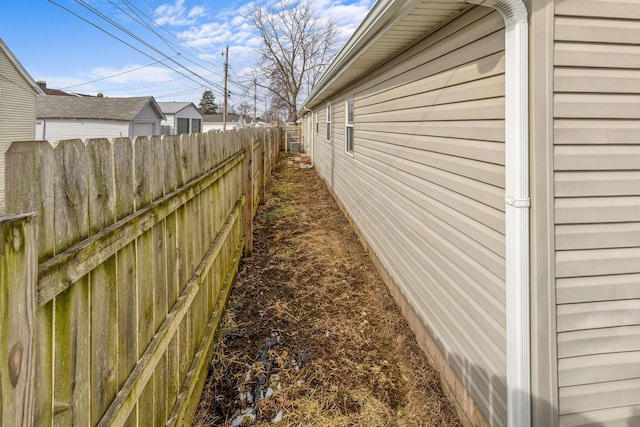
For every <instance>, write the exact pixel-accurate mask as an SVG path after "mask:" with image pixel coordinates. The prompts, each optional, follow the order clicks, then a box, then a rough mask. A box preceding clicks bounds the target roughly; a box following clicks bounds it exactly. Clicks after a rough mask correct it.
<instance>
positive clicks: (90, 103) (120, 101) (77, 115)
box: [37, 95, 155, 120]
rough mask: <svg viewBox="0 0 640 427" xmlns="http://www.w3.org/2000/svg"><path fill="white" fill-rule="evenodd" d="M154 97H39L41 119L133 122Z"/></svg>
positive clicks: (38, 108) (38, 104) (39, 116)
mask: <svg viewBox="0 0 640 427" xmlns="http://www.w3.org/2000/svg"><path fill="white" fill-rule="evenodd" d="M150 102H155V101H154V100H153V97H151V96H144V97H137V98H102V97H76V96H51V95H39V96H38V101H37V116H38V118H39V119H103V120H133V119H134V118H135V117H136V116H137V115H138V114H139V113H140V111H142V109H143V108H144V107H145V106H146V105H147V104H148V103H150Z"/></svg>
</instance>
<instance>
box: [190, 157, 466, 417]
mask: <svg viewBox="0 0 640 427" xmlns="http://www.w3.org/2000/svg"><path fill="white" fill-rule="evenodd" d="M266 198H267V200H266V202H265V203H264V204H263V205H262V206H261V207H260V208H259V211H258V215H257V218H256V223H255V234H254V252H253V255H252V256H251V257H249V258H245V259H244V260H243V261H242V263H241V266H240V271H239V273H238V276H237V278H236V281H235V283H234V284H233V288H232V290H231V295H230V297H229V303H228V306H227V310H226V312H225V318H224V323H223V325H222V328H221V330H220V331H219V333H218V339H217V342H218V347H217V351H216V354H215V355H214V360H213V362H212V364H211V367H210V370H209V376H208V378H207V382H206V385H205V390H204V392H203V395H202V400H201V402H200V406H199V407H198V411H197V413H196V417H195V419H194V425H196V426H228V425H243V426H248V425H260V426H262V425H265V426H266V425H273V424H278V425H287V426H458V425H460V423H459V421H458V419H457V417H456V414H455V410H454V409H453V407H452V405H451V404H450V403H449V402H448V401H447V399H446V398H445V397H444V394H443V392H442V389H441V386H440V382H439V377H438V374H437V372H435V371H434V370H433V369H432V368H431V367H430V365H429V363H428V360H427V358H426V356H424V354H423V353H422V352H421V351H420V349H419V348H418V346H417V344H416V342H415V338H414V336H413V335H412V333H411V332H410V329H409V327H408V326H407V324H406V322H405V321H404V319H403V317H402V315H401V314H400V312H399V311H398V309H397V307H396V305H395V303H394V301H393V298H392V297H391V295H390V294H389V292H388V291H387V289H386V287H385V285H384V283H383V282H382V281H381V279H380V278H379V276H378V274H377V272H376V270H375V268H374V267H373V266H372V264H371V262H370V260H369V258H368V256H367V253H366V252H365V250H364V249H363V247H362V246H361V244H360V242H359V240H358V239H357V237H356V236H355V234H354V233H353V230H352V229H351V226H350V224H349V222H348V221H347V220H346V219H345V217H344V216H343V215H342V212H341V211H340V210H339V209H338V207H337V206H336V204H335V202H334V200H333V199H332V197H331V195H330V194H329V192H328V191H327V189H326V187H325V185H324V183H323V182H322V181H321V180H320V178H319V177H318V175H317V174H316V172H315V171H314V170H301V169H297V168H292V167H290V166H287V162H286V159H283V161H281V162H280V164H279V166H278V167H277V168H276V171H275V176H274V179H273V181H272V183H271V185H270V187H269V189H268V191H267V197H266Z"/></svg>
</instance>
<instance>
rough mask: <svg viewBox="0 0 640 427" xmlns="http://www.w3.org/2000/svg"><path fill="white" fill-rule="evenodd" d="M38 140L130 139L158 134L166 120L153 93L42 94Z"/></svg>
mask: <svg viewBox="0 0 640 427" xmlns="http://www.w3.org/2000/svg"><path fill="white" fill-rule="evenodd" d="M37 109H38V110H37V117H38V121H37V125H36V137H37V139H45V140H48V141H49V142H52V141H57V140H61V139H72V138H81V139H87V138H109V139H111V138H118V137H129V138H131V139H133V138H135V137H136V136H141V135H147V136H151V135H159V134H160V122H161V121H162V120H164V119H165V116H164V114H162V110H161V109H160V106H158V103H157V102H156V101H155V99H153V97H151V96H146V97H138V98H104V97H76V96H51V95H40V96H38V100H37Z"/></svg>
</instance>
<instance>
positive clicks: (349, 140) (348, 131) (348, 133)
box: [344, 99, 353, 153]
mask: <svg viewBox="0 0 640 427" xmlns="http://www.w3.org/2000/svg"><path fill="white" fill-rule="evenodd" d="M346 108H347V120H346V121H345V135H344V139H345V141H346V149H347V152H348V153H353V99H350V100H348V101H347V106H346Z"/></svg>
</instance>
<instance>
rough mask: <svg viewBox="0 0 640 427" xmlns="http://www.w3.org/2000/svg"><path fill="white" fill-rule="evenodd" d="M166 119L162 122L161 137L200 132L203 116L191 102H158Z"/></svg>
mask: <svg viewBox="0 0 640 427" xmlns="http://www.w3.org/2000/svg"><path fill="white" fill-rule="evenodd" d="M158 105H159V106H160V109H162V112H163V113H164V115H165V117H166V119H165V120H163V121H162V123H161V126H162V134H163V135H180V134H183V133H198V132H202V131H203V130H202V119H203V115H202V113H201V112H200V110H199V109H198V107H196V106H195V105H194V104H193V103H192V102H158Z"/></svg>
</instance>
